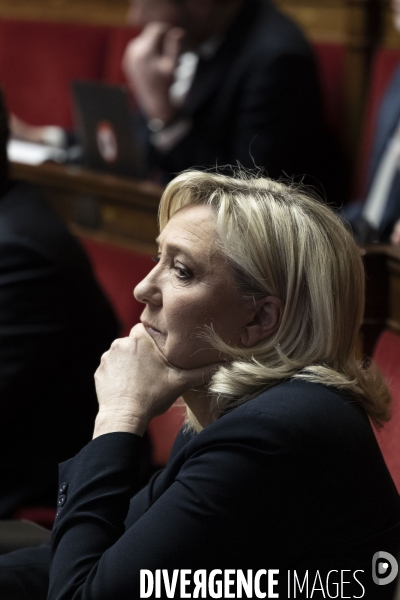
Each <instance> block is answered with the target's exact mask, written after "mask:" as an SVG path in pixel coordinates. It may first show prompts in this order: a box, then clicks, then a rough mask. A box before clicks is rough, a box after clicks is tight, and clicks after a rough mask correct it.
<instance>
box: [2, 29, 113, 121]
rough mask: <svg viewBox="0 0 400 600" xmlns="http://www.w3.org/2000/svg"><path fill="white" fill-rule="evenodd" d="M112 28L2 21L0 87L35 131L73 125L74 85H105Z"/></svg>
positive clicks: (13, 107) (11, 104)
mask: <svg viewBox="0 0 400 600" xmlns="http://www.w3.org/2000/svg"><path fill="white" fill-rule="evenodd" d="M107 32H108V29H107V28H106V27H98V26H93V25H75V24H73V25H72V24H68V23H44V22H36V21H35V22H30V21H6V20H1V21H0V85H1V86H2V87H3V89H4V93H5V97H6V102H7V105H8V108H9V110H10V111H12V112H14V113H15V114H16V115H17V116H18V117H20V118H21V119H24V120H25V121H27V122H28V123H31V124H33V125H44V124H47V125H60V126H62V127H64V128H67V129H71V128H72V124H73V119H72V110H71V100H70V82H71V81H72V80H73V79H95V80H98V79H101V77H102V72H103V65H104V61H105V53H106V42H107Z"/></svg>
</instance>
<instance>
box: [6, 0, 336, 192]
mask: <svg viewBox="0 0 400 600" xmlns="http://www.w3.org/2000/svg"><path fill="white" fill-rule="evenodd" d="M129 19H130V21H131V22H132V23H134V24H136V25H137V24H139V25H141V26H143V30H142V33H141V34H140V35H139V36H138V37H136V38H135V39H133V40H132V41H131V42H130V43H129V44H128V47H127V49H126V52H125V56H124V59H123V69H124V71H125V74H126V79H127V81H128V85H129V87H130V89H131V91H132V94H133V95H134V96H135V97H136V100H137V104H138V105H139V109H140V118H139V119H138V122H137V125H138V127H139V129H140V135H139V137H140V138H141V139H144V140H145V142H144V143H145V146H146V147H145V155H146V156H147V164H148V171H147V176H148V177H150V178H152V179H156V180H158V181H160V182H161V183H165V182H167V181H168V180H169V179H171V178H172V177H173V176H174V175H175V174H176V173H178V172H180V171H182V170H184V169H187V168H190V167H195V166H196V167H207V168H208V167H211V168H212V167H215V166H216V165H219V166H221V165H226V164H233V165H237V163H238V162H239V163H240V164H242V165H243V166H245V167H255V166H257V167H261V168H263V169H265V171H266V173H267V174H268V175H269V176H270V177H273V178H279V177H285V178H287V177H294V178H296V179H297V180H303V178H304V181H305V182H307V183H310V184H312V185H314V186H318V184H320V189H321V188H322V191H323V192H324V191H325V192H326V195H327V197H328V200H330V201H331V202H334V203H338V204H341V203H342V202H343V189H344V187H345V185H344V181H343V169H342V162H341V160H340V157H339V153H338V152H337V149H336V148H334V146H333V144H332V140H331V139H330V136H329V135H328V134H327V131H326V129H325V123H324V117H323V114H322V113H323V111H322V108H321V98H320V89H319V81H318V76H317V70H316V65H315V60H314V55H313V52H312V50H311V48H310V46H309V44H308V42H307V41H306V40H305V38H304V36H303V35H302V33H301V32H300V30H299V28H298V27H297V26H296V25H295V24H294V23H293V22H292V21H291V20H290V19H289V18H287V17H286V16H284V15H283V14H282V13H281V12H279V11H278V10H277V9H276V8H275V6H274V5H273V2H272V1H270V0H201V2H200V1H199V0H132V2H131V9H130V12H129ZM12 127H13V132H14V133H16V134H18V135H19V136H20V137H23V138H24V137H25V138H27V139H30V140H33V141H37V140H38V139H41V136H42V139H44V140H46V141H48V140H49V139H50V138H52V139H53V138H54V133H55V132H54V128H50V129H49V128H30V127H27V126H24V124H23V123H22V122H20V121H19V120H18V119H15V118H14V119H13V121H12ZM47 133H48V134H49V135H46V134H47ZM50 134H51V135H50ZM56 137H57V136H56ZM59 138H60V139H62V136H59ZM304 176H305V177H304Z"/></svg>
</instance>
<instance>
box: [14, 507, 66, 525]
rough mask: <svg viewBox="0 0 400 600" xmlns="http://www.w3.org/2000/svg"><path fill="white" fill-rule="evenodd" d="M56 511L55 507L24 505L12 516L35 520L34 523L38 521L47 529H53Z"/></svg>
mask: <svg viewBox="0 0 400 600" xmlns="http://www.w3.org/2000/svg"><path fill="white" fill-rule="evenodd" d="M56 512H57V511H56V509H55V508H50V507H48V506H22V507H21V508H19V509H18V510H16V511H15V513H14V514H13V516H12V518H13V519H24V521H33V523H37V524H38V525H41V526H42V527H45V528H46V529H52V528H53V523H54V519H55V518H56Z"/></svg>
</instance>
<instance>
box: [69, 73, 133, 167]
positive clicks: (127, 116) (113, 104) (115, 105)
mask: <svg viewBox="0 0 400 600" xmlns="http://www.w3.org/2000/svg"><path fill="white" fill-rule="evenodd" d="M72 97H73V106H74V115H75V129H76V134H77V137H78V141H79V142H80V144H81V145H82V148H83V157H82V161H81V162H82V163H83V164H84V165H86V166H87V167H89V168H91V169H95V170H99V171H103V172H108V173H115V174H117V175H123V176H126V177H135V178H143V177H144V173H145V159H144V153H143V147H141V145H140V141H139V136H138V128H137V127H135V119H134V116H133V111H132V109H131V103H130V96H129V92H128V90H127V89H126V88H125V87H123V86H116V85H109V84H106V83H99V82H97V81H96V82H94V81H74V82H73V83H72Z"/></svg>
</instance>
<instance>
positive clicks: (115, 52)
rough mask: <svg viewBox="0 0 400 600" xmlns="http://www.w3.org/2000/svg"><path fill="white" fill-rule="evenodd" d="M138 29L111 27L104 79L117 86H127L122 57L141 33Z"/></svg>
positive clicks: (104, 66) (108, 35) (108, 36)
mask: <svg viewBox="0 0 400 600" xmlns="http://www.w3.org/2000/svg"><path fill="white" fill-rule="evenodd" d="M140 31H141V30H140V28H138V27H110V29H109V31H108V33H107V52H106V58H105V61H104V65H103V73H102V79H103V80H104V81H106V82H107V83H113V84H116V85H119V84H125V83H126V78H125V75H124V73H123V71H122V68H121V63H122V57H123V56H124V52H125V49H126V47H127V45H128V43H129V42H130V41H131V40H132V39H133V38H135V37H136V36H137V35H138V34H139V33H140Z"/></svg>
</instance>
